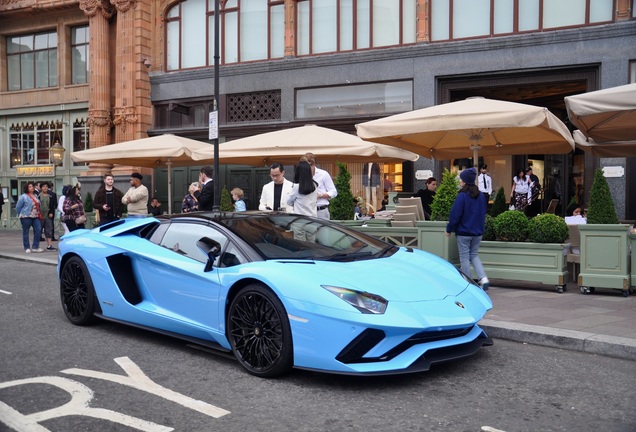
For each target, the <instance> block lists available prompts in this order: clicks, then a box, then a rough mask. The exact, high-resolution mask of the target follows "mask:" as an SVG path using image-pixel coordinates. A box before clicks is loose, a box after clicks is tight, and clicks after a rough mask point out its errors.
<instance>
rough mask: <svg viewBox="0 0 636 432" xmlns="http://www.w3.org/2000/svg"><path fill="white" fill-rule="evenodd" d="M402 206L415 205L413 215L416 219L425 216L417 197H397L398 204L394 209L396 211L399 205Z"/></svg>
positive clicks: (424, 218)
mask: <svg viewBox="0 0 636 432" xmlns="http://www.w3.org/2000/svg"><path fill="white" fill-rule="evenodd" d="M402 206H408V207H410V206H415V207H416V211H415V216H416V218H417V220H426V216H425V215H424V208H423V207H422V200H421V199H419V198H418V197H415V198H398V205H397V206H395V211H396V212H397V211H398V208H399V207H402Z"/></svg>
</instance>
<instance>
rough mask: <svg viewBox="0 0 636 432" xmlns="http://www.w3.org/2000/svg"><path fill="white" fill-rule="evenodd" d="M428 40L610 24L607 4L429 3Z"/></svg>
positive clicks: (603, 0) (539, 0)
mask: <svg viewBox="0 0 636 432" xmlns="http://www.w3.org/2000/svg"><path fill="white" fill-rule="evenodd" d="M430 8H431V10H430V16H431V40H433V41H439V40H449V39H463V38H474V37H489V36H497V35H502V34H511V33H521V32H529V31H543V30H551V29H555V28H563V27H574V26H584V25H592V24H601V23H607V22H611V21H613V13H614V2H613V1H611V0H559V1H553V0H431V2H430Z"/></svg>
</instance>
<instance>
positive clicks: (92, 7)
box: [79, 0, 113, 19]
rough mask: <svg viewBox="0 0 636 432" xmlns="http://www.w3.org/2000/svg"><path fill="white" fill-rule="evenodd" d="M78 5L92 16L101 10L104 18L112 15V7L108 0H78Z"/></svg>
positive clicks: (86, 13)
mask: <svg viewBox="0 0 636 432" xmlns="http://www.w3.org/2000/svg"><path fill="white" fill-rule="evenodd" d="M79 7H80V9H81V10H82V11H84V14H85V15H86V16H89V17H94V16H95V15H97V12H101V13H102V15H103V16H104V18H106V19H110V17H112V16H113V8H112V7H111V6H110V4H109V3H108V0H80V2H79Z"/></svg>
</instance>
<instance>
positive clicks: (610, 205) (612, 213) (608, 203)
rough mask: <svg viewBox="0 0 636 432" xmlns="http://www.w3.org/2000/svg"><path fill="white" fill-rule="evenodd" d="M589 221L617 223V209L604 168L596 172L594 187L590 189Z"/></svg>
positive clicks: (592, 222)
mask: <svg viewBox="0 0 636 432" xmlns="http://www.w3.org/2000/svg"><path fill="white" fill-rule="evenodd" d="M587 223H589V224H616V223H618V218H617V217H616V209H615V208H614V201H613V200H612V194H611V193H610V190H609V186H608V184H607V180H606V179H605V176H604V175H603V170H600V169H597V170H596V172H595V173H594V181H593V182H592V189H590V207H589V208H588V209H587Z"/></svg>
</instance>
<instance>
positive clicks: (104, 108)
mask: <svg viewBox="0 0 636 432" xmlns="http://www.w3.org/2000/svg"><path fill="white" fill-rule="evenodd" d="M79 6H80V9H81V10H82V11H84V14H86V16H88V17H89V36H90V40H89V41H90V57H89V69H90V75H89V83H90V87H89V96H88V125H89V128H90V147H91V148H95V147H101V146H103V145H107V144H110V142H111V140H110V127H111V120H110V51H109V46H108V45H109V37H108V20H109V19H110V18H111V17H112V15H113V13H112V8H111V6H110V4H109V3H108V0H80V5H79Z"/></svg>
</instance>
